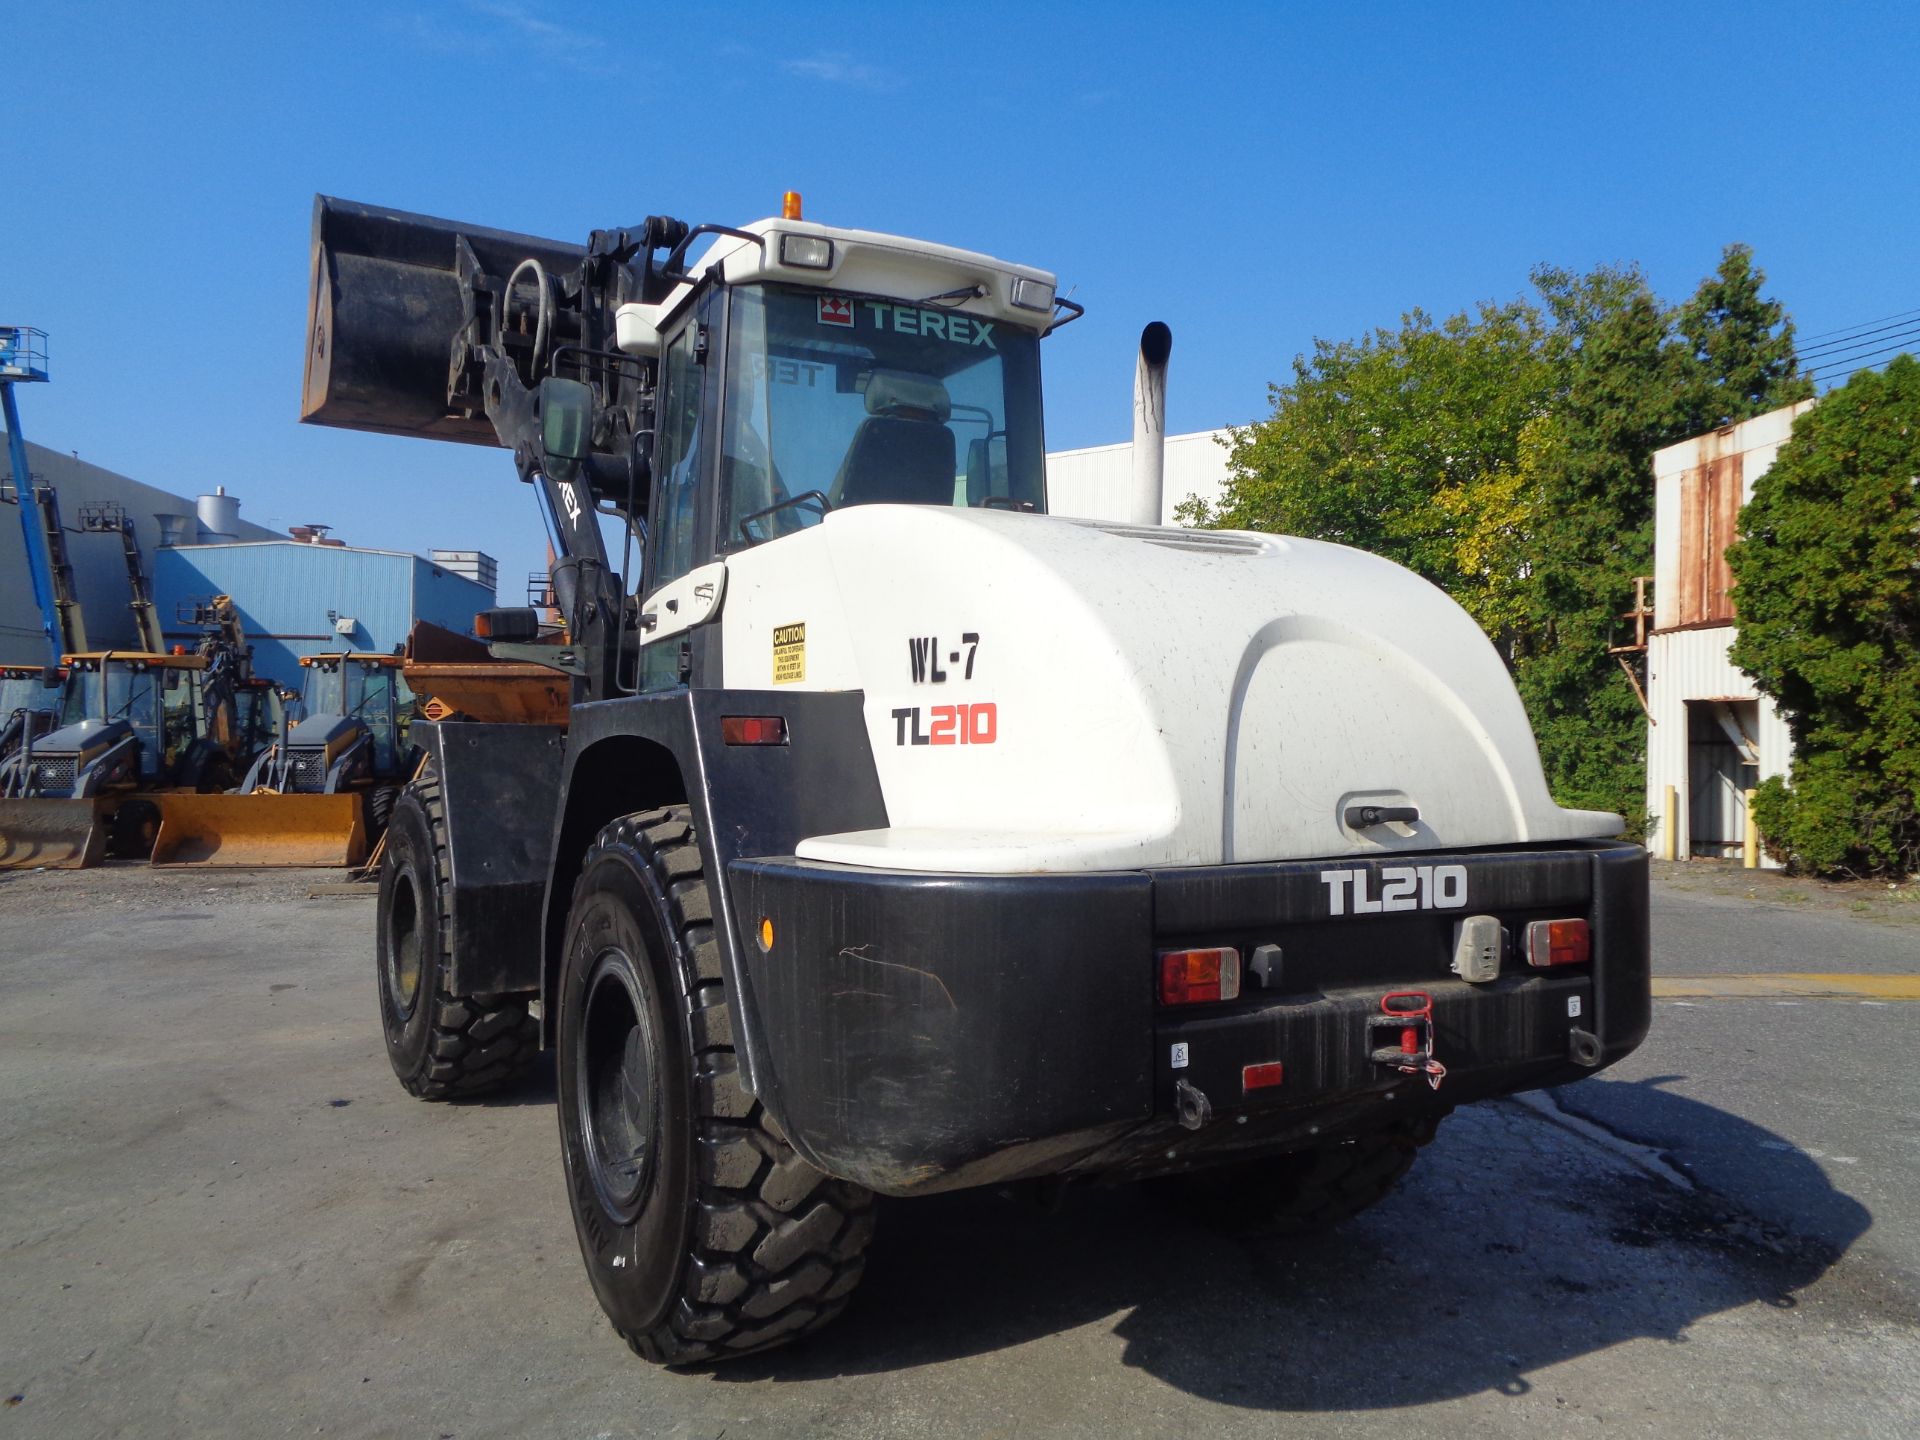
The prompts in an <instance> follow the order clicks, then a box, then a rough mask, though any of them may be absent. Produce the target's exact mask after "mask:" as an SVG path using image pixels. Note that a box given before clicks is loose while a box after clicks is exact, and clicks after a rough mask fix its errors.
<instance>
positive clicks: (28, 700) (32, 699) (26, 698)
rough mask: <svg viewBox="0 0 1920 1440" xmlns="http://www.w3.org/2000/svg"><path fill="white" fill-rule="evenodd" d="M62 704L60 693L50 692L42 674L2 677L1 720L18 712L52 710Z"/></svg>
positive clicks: (0, 694)
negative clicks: (42, 678) (41, 676)
mask: <svg viewBox="0 0 1920 1440" xmlns="http://www.w3.org/2000/svg"><path fill="white" fill-rule="evenodd" d="M59 703H60V692H59V691H58V690H49V689H48V688H47V687H46V684H45V683H44V682H43V681H42V680H41V679H40V672H39V671H37V670H36V671H35V672H34V673H33V674H31V675H0V720H4V719H6V718H7V716H9V715H11V714H12V713H13V712H14V711H16V710H52V709H54V708H55V707H56V706H57V705H58V704H59Z"/></svg>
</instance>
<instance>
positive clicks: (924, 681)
mask: <svg viewBox="0 0 1920 1440" xmlns="http://www.w3.org/2000/svg"><path fill="white" fill-rule="evenodd" d="M960 643H961V644H962V645H964V646H966V647H967V669H966V673H965V674H963V675H962V676H961V677H960V678H961V679H962V680H971V679H972V678H973V657H974V656H975V655H977V654H978V653H979V651H980V637H979V635H978V634H976V633H975V632H974V631H972V630H969V631H967V632H966V633H965V634H964V635H962V636H961V637H960ZM907 653H908V654H909V655H910V656H912V658H913V683H914V684H916V685H944V684H946V683H947V672H946V671H944V670H942V669H941V668H940V637H939V636H938V635H915V636H913V637H912V638H911V639H909V640H908V641H907ZM947 663H948V664H949V665H958V664H959V663H960V652H959V651H958V650H954V651H951V652H949V653H948V655H947Z"/></svg>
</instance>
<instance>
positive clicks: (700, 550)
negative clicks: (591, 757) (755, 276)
mask: <svg viewBox="0 0 1920 1440" xmlns="http://www.w3.org/2000/svg"><path fill="white" fill-rule="evenodd" d="M719 309H720V307H719V306H718V305H717V304H716V303H715V292H711V291H710V292H709V293H708V294H707V295H706V296H705V297H704V298H703V299H702V300H701V302H700V303H699V304H698V305H697V306H696V307H695V309H694V312H693V314H692V315H691V316H690V317H689V318H688V320H687V322H686V323H685V324H684V325H683V326H682V327H681V328H680V330H679V331H678V332H677V333H675V334H674V335H673V336H672V337H671V338H670V339H668V340H667V342H666V344H665V345H664V346H663V347H662V350H661V356H660V396H659V400H658V401H657V404H656V409H655V415H656V417H657V418H656V420H655V425H654V436H655V438H654V446H653V495H652V500H651V503H650V504H649V505H648V508H647V548H646V554H645V556H644V557H643V561H642V566H641V572H640V584H641V593H642V594H643V595H644V596H645V599H643V600H642V602H641V605H640V613H641V614H642V615H643V616H645V615H647V614H649V613H652V614H654V615H655V616H656V617H657V616H659V615H660V614H661V611H662V606H663V604H664V601H665V599H666V598H667V597H665V596H663V595H662V592H663V591H665V590H666V589H667V587H668V586H670V585H672V584H673V582H674V581H676V580H679V579H681V578H682V577H684V576H685V575H686V574H687V573H688V572H689V571H691V570H692V569H694V567H696V566H697V565H700V564H702V563H704V562H705V561H706V560H707V559H708V558H709V557H710V556H711V555H712V553H713V547H712V544H711V535H712V530H713V511H714V504H713V485H712V483H711V474H710V472H711V471H712V468H713V451H714V446H713V444H712V440H711V437H712V435H713V433H714V431H715V428H716V426H715V423H714V416H713V407H714V405H715V404H717V393H716V392H717V389H718V387H717V385H716V384H715V383H714V376H715V374H716V372H717V370H718V368H719V367H717V366H715V365H713V364H710V363H709V359H708V357H709V355H710V354H715V355H717V354H718V353H720V346H719V343H718V334H717V327H716V326H715V325H714V324H713V323H712V321H713V317H715V316H716V315H717V314H718V313H719ZM642 623H643V625H644V624H645V621H644V620H643V622H642ZM640 638H641V650H640V673H639V689H640V690H641V692H642V693H645V692H649V691H659V690H669V689H672V688H673V687H674V686H676V685H682V684H684V683H686V678H687V676H686V666H685V664H684V657H685V656H686V655H687V653H688V640H687V636H686V635H685V633H684V632H682V633H676V634H669V635H666V636H663V637H661V638H658V639H653V638H652V637H651V635H650V633H649V632H647V631H644V630H643V631H642V634H641V637H640Z"/></svg>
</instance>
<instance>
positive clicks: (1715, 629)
mask: <svg viewBox="0 0 1920 1440" xmlns="http://www.w3.org/2000/svg"><path fill="white" fill-rule="evenodd" d="M1813 403H1814V402H1813V401H1811V400H1805V401H1801V402H1800V403H1799V404H1795V405H1785V406H1782V407H1781V408H1780V409H1778V410H1771V411H1768V412H1767V413H1766V414H1765V415H1756V416H1754V417H1753V419H1751V420H1743V421H1742V422H1741V423H1740V424H1738V425H1732V426H1728V427H1727V428H1726V429H1724V430H1715V431H1712V432H1710V433H1708V434H1705V435H1696V436H1694V437H1693V438H1692V439H1690V440H1683V441H1681V442H1680V443H1679V444H1678V445H1669V446H1667V447H1666V449H1664V450H1656V451H1655V452H1654V455H1653V479H1654V491H1653V500H1654V503H1653V511H1654V539H1653V555H1654V569H1653V612H1654V614H1653V623H1654V633H1653V634H1652V635H1651V636H1650V637H1649V638H1648V641H1647V708H1648V709H1649V710H1650V711H1651V712H1652V720H1653V724H1652V725H1650V726H1649V727H1648V729H1647V810H1648V813H1649V814H1651V815H1652V816H1653V817H1654V818H1653V822H1652V825H1651V827H1650V828H1649V830H1648V832H1647V846H1648V848H1649V849H1651V850H1652V851H1653V852H1654V853H1655V854H1659V853H1660V852H1661V850H1662V849H1663V848H1664V846H1663V842H1664V839H1665V827H1667V826H1669V825H1672V826H1675V827H1677V829H1676V834H1675V837H1674V838H1675V847H1674V848H1675V853H1677V854H1679V855H1681V856H1685V855H1688V854H1690V853H1692V852H1693V851H1695V850H1697V849H1700V850H1704V849H1711V848H1713V847H1712V845H1711V843H1710V842H1711V836H1710V834H1709V832H1713V833H1714V834H1717V835H1718V836H1725V835H1730V834H1731V835H1738V834H1741V833H1743V831H1744V828H1745V824H1746V806H1745V801H1744V799H1743V798H1742V797H1741V796H1740V795H1738V794H1737V793H1736V790H1735V787H1734V786H1732V785H1729V784H1727V783H1725V782H1724V781H1723V780H1721V779H1719V778H1718V772H1719V771H1721V770H1725V769H1726V768H1727V767H1726V763H1725V759H1726V757H1725V756H1724V755H1723V754H1721V753H1720V748H1719V746H1718V742H1717V741H1714V740H1712V739H1711V737H1709V738H1708V740H1707V741H1706V743H1702V744H1694V743H1690V741H1689V733H1688V703H1689V702H1701V701H1715V700H1724V701H1735V702H1757V711H1756V714H1755V725H1756V728H1757V730H1758V732H1759V733H1758V734H1757V735H1755V736H1754V737H1753V738H1754V740H1755V742H1756V745H1757V749H1758V752H1759V761H1760V763H1759V765H1758V766H1741V767H1739V772H1738V773H1739V774H1740V776H1741V779H1742V781H1743V782H1744V784H1745V785H1747V786H1751V785H1756V784H1758V783H1759V782H1760V781H1761V780H1762V779H1765V778H1766V777H1767V776H1770V775H1784V774H1786V773H1787V771H1788V769H1789V768H1790V767H1791V765H1792V764H1793V737H1792V735H1791V734H1790V733H1789V732H1788V730H1787V725H1786V722H1785V721H1784V720H1782V719H1781V718H1780V716H1779V713H1778V712H1777V711H1775V710H1774V708H1773V703H1772V702H1771V701H1770V700H1767V699H1765V698H1763V697H1762V696H1761V695H1760V693H1759V691H1757V690H1756V689H1755V688H1754V684H1753V681H1752V680H1750V679H1749V678H1748V677H1747V676H1746V674H1745V673H1743V672H1742V671H1741V670H1739V669H1738V668H1736V667H1735V666H1734V664H1733V663H1732V662H1731V661H1730V660H1728V659H1727V649H1728V647H1729V646H1731V645H1732V644H1733V637H1734V636H1735V635H1736V634H1737V633H1738V630H1737V628H1736V625H1709V626H1704V627H1702V626H1700V625H1699V624H1698V621H1699V618H1700V617H1707V618H1711V619H1719V618H1723V617H1725V616H1728V615H1732V616H1734V618H1735V620H1736V622H1737V619H1738V616H1737V614H1736V613H1735V606H1734V604H1733V603H1731V601H1730V599H1729V597H1728V595H1727V594H1726V586H1727V585H1728V584H1729V583H1730V578H1731V577H1730V575H1729V572H1728V570H1727V566H1726V562H1725V559H1724V544H1725V543H1726V540H1727V538H1728V537H1730V534H1731V529H1732V525H1731V521H1732V519H1733V516H1734V515H1735V514H1736V513H1737V512H1736V511H1735V509H1734V506H1733V499H1734V497H1733V494H1732V490H1731V486H1732V484H1733V483H1734V482H1735V481H1736V479H1737V483H1738V485H1739V501H1738V503H1739V504H1740V505H1745V504H1746V502H1747V501H1749V500H1751V499H1752V498H1753V486H1754V482H1755V481H1757V480H1758V479H1759V478H1760V477H1761V476H1762V475H1764V474H1766V472H1767V470H1768V469H1769V468H1770V467H1771V466H1772V464H1773V462H1774V458H1775V457H1776V456H1777V455H1778V454H1779V453H1780V447H1781V446H1782V445H1784V444H1785V443H1786V442H1787V440H1788V438H1789V437H1790V436H1791V435H1792V434H1793V422H1794V421H1795V419H1797V418H1798V417H1799V416H1801V415H1803V414H1805V413H1806V411H1808V410H1809V409H1811V408H1812V406H1813ZM1717 487H1724V491H1725V493H1719V491H1718V489H1717ZM1716 499H1717V500H1718V501H1719V502H1720V503H1719V505H1718V506H1717V507H1715V506H1714V505H1713V501H1714V500H1716ZM1709 509H1711V510H1713V512H1714V513H1713V514H1712V515H1711V516H1710V515H1709V514H1708V510H1709ZM1714 549H1719V550H1721V553H1720V554H1714V553H1711V551H1712V550H1714ZM1737 598H1738V596H1737V595H1735V596H1733V597H1732V599H1733V600H1737ZM1684 625H1693V626H1694V628H1689V629H1681V628H1678V627H1680V626H1684ZM1707 713H1711V712H1707ZM1703 733H1704V732H1703ZM1727 773H1729V774H1731V773H1733V772H1732V771H1728V772H1727ZM1696 782H1697V783H1696ZM1669 785H1671V786H1673V787H1674V792H1675V796H1676V799H1677V803H1676V804H1675V806H1674V807H1673V808H1674V810H1675V811H1676V812H1677V813H1675V814H1673V815H1666V814H1663V813H1662V812H1663V811H1664V810H1665V809H1666V788H1667V787H1668V786H1669ZM1696 832H1697V833H1698V835H1699V840H1698V843H1696V840H1695V836H1696ZM1762 863H1764V864H1769V865H1770V864H1771V862H1767V861H1764V860H1763V862H1762Z"/></svg>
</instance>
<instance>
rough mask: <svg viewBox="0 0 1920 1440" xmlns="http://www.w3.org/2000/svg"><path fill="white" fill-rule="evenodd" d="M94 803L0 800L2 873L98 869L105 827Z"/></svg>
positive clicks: (96, 802) (105, 839) (105, 841)
mask: <svg viewBox="0 0 1920 1440" xmlns="http://www.w3.org/2000/svg"><path fill="white" fill-rule="evenodd" d="M101 811H102V807H101V803H100V802H99V801H98V800H0V870H37V869H39V868H40V867H41V866H43V865H45V866H48V867H51V868H53V869H56V870H79V869H82V868H84V867H85V866H88V865H98V864H99V863H100V859H101V857H102V856H103V855H105V853H106V849H107V826H106V822H105V821H104V820H103V819H102V818H101Z"/></svg>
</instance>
